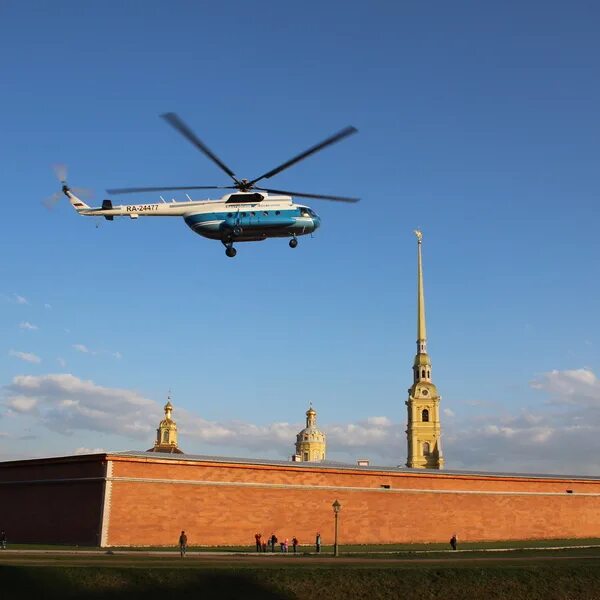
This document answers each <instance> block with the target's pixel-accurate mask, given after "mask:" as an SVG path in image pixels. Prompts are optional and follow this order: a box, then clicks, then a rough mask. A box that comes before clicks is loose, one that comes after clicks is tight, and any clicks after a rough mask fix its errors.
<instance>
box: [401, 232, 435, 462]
mask: <svg viewBox="0 0 600 600" xmlns="http://www.w3.org/2000/svg"><path fill="white" fill-rule="evenodd" d="M415 235H416V236H417V253H418V275H417V280H418V281H417V354H416V356H415V362H414V364H413V384H412V386H411V387H410V388H409V390H408V400H407V401H406V406H407V407H408V425H407V428H406V435H407V438H408V458H407V460H406V466H407V467H410V468H416V469H443V468H444V457H443V455H442V447H441V443H440V436H441V426H440V400H441V398H440V395H439V394H438V391H437V388H436V387H435V385H434V384H433V383H432V381H431V360H430V359H429V355H428V354H427V332H426V330H425V295H424V293H423V264H422V258H421V246H422V242H423V234H422V233H421V232H420V231H418V230H417V231H415Z"/></svg>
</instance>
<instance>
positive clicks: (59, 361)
mask: <svg viewBox="0 0 600 600" xmlns="http://www.w3.org/2000/svg"><path fill="white" fill-rule="evenodd" d="M56 362H57V363H58V364H59V365H60V366H61V367H62V368H63V369H64V368H65V367H66V366H67V361H66V360H65V359H64V358H61V357H60V356H59V357H58V358H57V359H56Z"/></svg>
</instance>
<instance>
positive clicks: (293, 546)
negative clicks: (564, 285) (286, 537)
mask: <svg viewBox="0 0 600 600" xmlns="http://www.w3.org/2000/svg"><path fill="white" fill-rule="evenodd" d="M296 546H298V538H297V537H296V536H294V537H293V538H292V548H293V549H294V554H296Z"/></svg>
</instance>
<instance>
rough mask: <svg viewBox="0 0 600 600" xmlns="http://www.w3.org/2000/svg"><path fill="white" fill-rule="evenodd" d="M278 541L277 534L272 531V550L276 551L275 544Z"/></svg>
mask: <svg viewBox="0 0 600 600" xmlns="http://www.w3.org/2000/svg"><path fill="white" fill-rule="evenodd" d="M276 543H277V536H276V535H275V534H274V533H272V534H271V552H275V544H276Z"/></svg>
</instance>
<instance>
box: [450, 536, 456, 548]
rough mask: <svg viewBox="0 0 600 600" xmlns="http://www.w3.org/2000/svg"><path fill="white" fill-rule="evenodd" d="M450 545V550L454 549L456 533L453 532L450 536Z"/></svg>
mask: <svg viewBox="0 0 600 600" xmlns="http://www.w3.org/2000/svg"><path fill="white" fill-rule="evenodd" d="M450 546H452V550H456V534H455V533H453V534H452V537H451V538H450Z"/></svg>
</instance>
